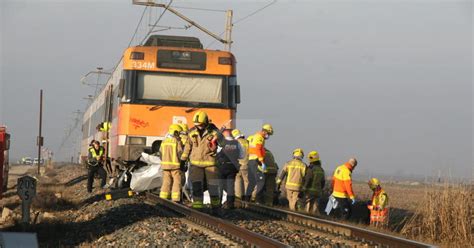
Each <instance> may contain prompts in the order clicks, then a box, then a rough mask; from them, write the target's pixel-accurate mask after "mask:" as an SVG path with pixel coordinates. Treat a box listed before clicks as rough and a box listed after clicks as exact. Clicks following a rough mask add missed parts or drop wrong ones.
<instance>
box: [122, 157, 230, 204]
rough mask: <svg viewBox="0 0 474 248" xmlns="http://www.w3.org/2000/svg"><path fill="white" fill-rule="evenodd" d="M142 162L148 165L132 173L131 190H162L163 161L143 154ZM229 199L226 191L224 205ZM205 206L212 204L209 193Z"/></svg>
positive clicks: (187, 178)
mask: <svg viewBox="0 0 474 248" xmlns="http://www.w3.org/2000/svg"><path fill="white" fill-rule="evenodd" d="M140 160H141V161H143V162H145V163H147V164H148V166H145V167H142V168H140V169H138V170H136V171H134V172H132V180H131V181H130V189H131V190H133V191H135V192H142V191H146V190H150V189H156V188H160V187H161V184H162V182H163V173H162V171H161V160H160V158H159V157H158V156H153V155H149V154H146V153H142V156H141V158H140ZM185 175H186V184H185V186H186V188H190V185H191V182H190V181H189V170H188V171H187V172H186V174H185ZM226 199H227V194H226V192H225V191H224V192H223V196H222V203H224V202H225V201H226ZM203 202H204V204H211V197H210V196H209V191H205V192H204V199H203Z"/></svg>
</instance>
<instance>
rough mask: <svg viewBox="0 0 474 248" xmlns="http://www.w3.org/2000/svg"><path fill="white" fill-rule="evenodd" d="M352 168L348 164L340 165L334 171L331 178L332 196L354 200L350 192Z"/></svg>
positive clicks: (352, 193) (351, 191)
mask: <svg viewBox="0 0 474 248" xmlns="http://www.w3.org/2000/svg"><path fill="white" fill-rule="evenodd" d="M351 169H352V166H351V165H350V164H349V163H346V164H343V165H340V166H339V167H337V168H336V170H335V171H334V176H333V177H332V180H333V181H332V183H333V192H332V195H333V196H334V197H338V198H350V199H354V198H355V195H354V192H353V190H352V171H351Z"/></svg>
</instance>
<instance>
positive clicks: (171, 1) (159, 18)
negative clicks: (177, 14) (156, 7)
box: [140, 0, 173, 45]
mask: <svg viewBox="0 0 474 248" xmlns="http://www.w3.org/2000/svg"><path fill="white" fill-rule="evenodd" d="M171 3H173V0H170V2H169V3H168V4H167V5H166V7H165V10H163V12H161V15H160V16H159V17H158V19H157V20H156V22H155V23H154V24H153V26H152V27H151V28H150V30H149V31H148V33H147V34H146V35H145V37H143V40H142V42H140V45H141V44H143V42H144V41H145V40H146V38H147V37H148V35H150V34H151V32H153V29H154V28H155V27H156V25H157V24H158V22H159V21H160V20H161V18H162V17H163V15H164V14H165V13H166V11H167V10H168V8H169V7H170V5H171Z"/></svg>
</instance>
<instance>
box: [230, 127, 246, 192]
mask: <svg viewBox="0 0 474 248" xmlns="http://www.w3.org/2000/svg"><path fill="white" fill-rule="evenodd" d="M232 136H234V138H235V139H236V140H237V141H238V142H239V143H240V145H241V146H242V148H243V152H244V155H243V158H242V159H239V164H240V169H239V172H238V173H237V175H236V177H235V197H237V198H238V199H242V196H244V195H245V191H246V189H247V187H248V184H249V174H248V167H247V165H248V162H249V153H248V149H249V142H248V140H247V139H245V136H244V135H243V134H242V133H241V132H240V130H239V129H234V130H232Z"/></svg>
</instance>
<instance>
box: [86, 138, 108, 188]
mask: <svg viewBox="0 0 474 248" xmlns="http://www.w3.org/2000/svg"><path fill="white" fill-rule="evenodd" d="M104 156H105V154H104V147H102V146H101V145H100V142H99V141H97V140H94V141H93V142H92V147H90V148H89V153H88V155H87V164H88V173H87V192H89V193H91V192H92V185H93V184H94V177H95V174H96V173H97V174H98V175H99V177H100V186H101V188H105V180H106V177H107V173H106V172H105V170H104V168H103V165H104V161H105V157H104Z"/></svg>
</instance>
